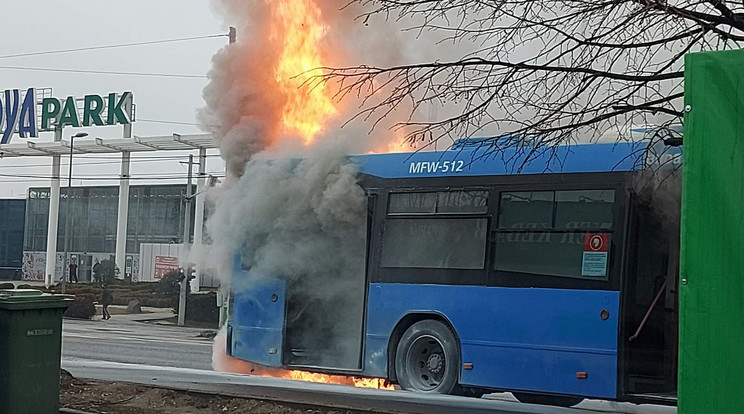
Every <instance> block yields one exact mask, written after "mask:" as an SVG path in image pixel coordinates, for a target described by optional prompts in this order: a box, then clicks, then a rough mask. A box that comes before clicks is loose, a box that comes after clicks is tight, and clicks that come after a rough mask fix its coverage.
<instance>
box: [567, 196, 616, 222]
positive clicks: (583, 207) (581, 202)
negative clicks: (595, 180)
mask: <svg viewBox="0 0 744 414" xmlns="http://www.w3.org/2000/svg"><path fill="white" fill-rule="evenodd" d="M614 201H615V191H614V190H589V191H586V190H584V191H557V192H556V193H555V204H556V207H555V209H556V211H555V227H556V228H559V229H561V228H562V229H595V230H596V229H610V228H612V206H613V203H614Z"/></svg>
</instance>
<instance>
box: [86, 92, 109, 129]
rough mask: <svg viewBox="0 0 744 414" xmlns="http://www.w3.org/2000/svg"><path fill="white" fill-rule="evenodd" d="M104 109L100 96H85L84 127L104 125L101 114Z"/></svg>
mask: <svg viewBox="0 0 744 414" xmlns="http://www.w3.org/2000/svg"><path fill="white" fill-rule="evenodd" d="M103 108H104V105H103V98H101V97H100V96H98V95H85V106H84V107H83V126H91V125H98V126H101V125H104V124H103V119H101V112H103ZM91 121H92V123H91Z"/></svg>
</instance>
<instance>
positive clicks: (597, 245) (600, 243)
mask: <svg viewBox="0 0 744 414" xmlns="http://www.w3.org/2000/svg"><path fill="white" fill-rule="evenodd" d="M603 247H604V237H602V236H600V235H599V234H595V235H593V236H592V237H591V238H590V239H589V248H590V249H592V250H593V251H595V252H598V251H600V250H602V248H603Z"/></svg>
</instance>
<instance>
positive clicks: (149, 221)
mask: <svg viewBox="0 0 744 414" xmlns="http://www.w3.org/2000/svg"><path fill="white" fill-rule="evenodd" d="M186 188H187V186H186V185H185V184H173V185H137V186H131V187H130V192H129V212H128V216H129V217H128V220H127V221H128V226H127V239H126V263H127V265H125V269H122V270H123V271H124V272H127V271H128V273H130V274H126V276H127V277H131V279H132V280H134V281H156V280H158V279H159V278H160V277H162V275H163V273H164V272H167V270H169V269H170V268H173V267H177V266H178V265H177V264H176V263H178V262H180V261H183V260H182V259H183V257H182V256H183V255H184V254H185V250H184V248H183V241H184V240H183V239H184V225H185V214H186V211H185V210H186V208H185V205H186V200H187V194H186ZM195 191H196V187H195V186H192V193H193V192H195ZM70 195H71V196H70ZM49 202H50V189H49V188H48V187H46V188H29V190H28V196H27V198H26V199H25V200H0V279H6V280H8V279H13V278H16V279H20V278H22V279H24V280H38V281H43V280H44V271H45V267H46V251H47V234H48V232H47V229H48V223H49ZM68 203H70V204H69V205H70V206H71V209H70V210H69V211H71V214H72V217H71V218H70V238H69V241H68V243H69V249H68V253H67V254H68V257H69V259H70V260H71V261H72V262H75V263H77V264H78V278H79V280H80V281H81V282H89V281H91V280H92V279H93V275H92V268H93V266H94V265H95V264H96V263H98V262H100V261H102V260H105V259H111V260H114V257H115V251H116V226H117V209H118V205H119V187H118V186H100V187H72V189H71V190H70V189H68V188H62V189H61V197H60V206H59V214H60V215H59V220H58V226H57V246H56V250H57V256H58V257H57V260H56V264H57V266H56V267H57V268H56V272H55V273H56V274H55V279H59V278H61V275H62V270H63V269H62V266H63V265H62V264H63V263H64V262H65V260H64V255H65V253H64V252H65V249H64V246H65V228H66V223H67V211H68ZM190 215H191V218H190V220H191V222H192V223H193V221H194V215H195V210H194V209H191V213H190ZM193 237H194V229H193V227H192V228H191V230H190V240H189V242H190V243H191V242H193ZM129 265H131V266H129ZM127 267H129V269H126V268H127ZM123 276H124V275H123ZM201 286H205V287H214V286H216V281H214V280H213V279H212V277H211V276H210V275H209V274H204V275H202V280H201Z"/></svg>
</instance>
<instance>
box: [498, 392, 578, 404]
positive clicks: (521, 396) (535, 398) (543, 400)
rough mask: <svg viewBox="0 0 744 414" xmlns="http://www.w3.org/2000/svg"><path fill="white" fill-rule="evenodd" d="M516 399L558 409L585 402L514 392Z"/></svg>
mask: <svg viewBox="0 0 744 414" xmlns="http://www.w3.org/2000/svg"><path fill="white" fill-rule="evenodd" d="M512 394H513V395H514V398H516V399H517V400H519V402H523V403H525V404H541V405H554V406H557V407H573V406H574V405H576V404H578V403H580V402H582V401H584V399H583V398H581V397H570V396H567V395H563V396H561V395H544V394H529V393H524V392H513V393H512Z"/></svg>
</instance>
